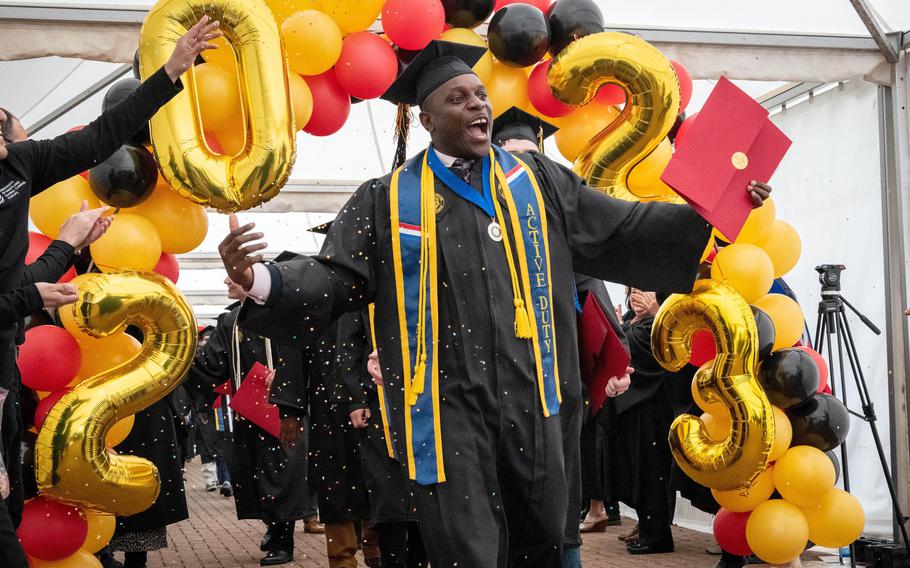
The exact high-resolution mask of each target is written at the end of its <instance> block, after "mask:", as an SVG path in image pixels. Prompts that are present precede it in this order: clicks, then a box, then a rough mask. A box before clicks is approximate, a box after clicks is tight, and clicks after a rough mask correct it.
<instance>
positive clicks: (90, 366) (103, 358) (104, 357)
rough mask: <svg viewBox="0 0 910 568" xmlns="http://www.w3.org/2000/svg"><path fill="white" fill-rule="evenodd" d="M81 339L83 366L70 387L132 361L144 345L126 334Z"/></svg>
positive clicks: (80, 347)
mask: <svg viewBox="0 0 910 568" xmlns="http://www.w3.org/2000/svg"><path fill="white" fill-rule="evenodd" d="M86 335H87V334H86ZM79 339H80V340H79V351H80V353H81V354H82V364H81V365H80V366H79V372H78V373H76V378H75V379H73V382H72V383H70V385H69V386H76V385H78V384H79V383H81V382H82V381H84V380H85V379H88V378H91V377H94V376H95V375H98V374H101V373H103V372H104V371H109V370H110V369H113V368H115V367H119V366H120V365H123V364H124V363H127V362H128V361H132V360H133V359H134V358H135V357H136V355H138V354H139V352H140V351H141V350H142V344H141V343H139V342H138V341H137V340H136V338H135V337H133V336H131V335H127V334H125V333H116V334H114V335H109V336H107V337H90V336H88V339H81V338H79Z"/></svg>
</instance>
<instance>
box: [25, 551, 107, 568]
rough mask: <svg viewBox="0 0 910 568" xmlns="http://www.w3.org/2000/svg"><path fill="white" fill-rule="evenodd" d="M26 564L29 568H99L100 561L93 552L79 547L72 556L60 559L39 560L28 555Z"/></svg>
mask: <svg viewBox="0 0 910 568" xmlns="http://www.w3.org/2000/svg"><path fill="white" fill-rule="evenodd" d="M102 548H104V547H102ZM28 565H29V566H30V567H31V568H101V561H100V560H98V559H97V558H95V555H94V554H93V553H91V552H89V551H87V550H85V549H84V548H80V549H79V550H77V551H76V553H75V554H73V555H72V556H67V557H66V558H63V559H61V560H39V559H37V558H32V557H31V556H29V557H28Z"/></svg>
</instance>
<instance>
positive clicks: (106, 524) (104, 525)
mask: <svg viewBox="0 0 910 568" xmlns="http://www.w3.org/2000/svg"><path fill="white" fill-rule="evenodd" d="M85 520H86V521H88V534H86V535H85V542H84V543H83V544H82V549H83V550H85V551H86V552H88V553H90V554H95V553H96V552H98V551H99V550H101V549H102V548H104V547H105V546H107V544H108V543H109V542H110V541H111V537H113V536H114V529H116V528H117V519H116V517H114V515H111V514H110V513H102V512H100V511H93V510H91V509H86V510H85Z"/></svg>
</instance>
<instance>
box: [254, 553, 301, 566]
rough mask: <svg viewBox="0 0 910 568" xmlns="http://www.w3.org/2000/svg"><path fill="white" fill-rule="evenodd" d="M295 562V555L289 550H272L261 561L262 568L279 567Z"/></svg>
mask: <svg viewBox="0 0 910 568" xmlns="http://www.w3.org/2000/svg"><path fill="white" fill-rule="evenodd" d="M293 561H294V553H293V552H289V551H287V550H271V551H269V553H268V554H266V555H265V557H264V558H263V559H262V560H260V561H259V565H260V566H277V565H279V564H287V563H288V562H293Z"/></svg>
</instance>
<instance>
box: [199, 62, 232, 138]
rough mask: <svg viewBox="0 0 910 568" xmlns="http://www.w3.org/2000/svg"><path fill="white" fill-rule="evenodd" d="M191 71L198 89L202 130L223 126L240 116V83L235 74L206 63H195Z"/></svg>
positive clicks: (216, 128)
mask: <svg viewBox="0 0 910 568" xmlns="http://www.w3.org/2000/svg"><path fill="white" fill-rule="evenodd" d="M193 73H195V81H196V87H197V88H198V89H199V92H198V96H199V112H200V114H201V115H202V128H203V129H204V130H218V129H220V128H224V127H225V126H227V125H228V124H229V123H230V122H231V121H233V120H237V118H238V117H239V116H241V114H240V113H241V112H242V111H241V103H240V84H239V83H238V82H237V76H236V75H231V74H230V73H229V72H227V71H225V70H224V69H222V68H220V67H215V66H214V65H209V64H208V63H206V64H203V65H196V66H195V67H193Z"/></svg>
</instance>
